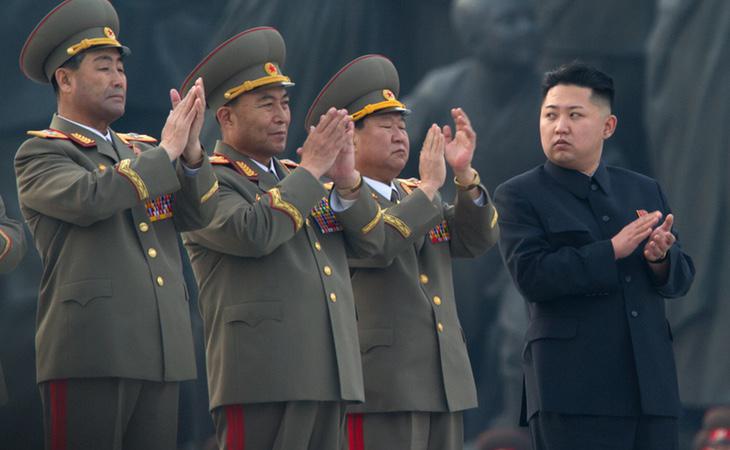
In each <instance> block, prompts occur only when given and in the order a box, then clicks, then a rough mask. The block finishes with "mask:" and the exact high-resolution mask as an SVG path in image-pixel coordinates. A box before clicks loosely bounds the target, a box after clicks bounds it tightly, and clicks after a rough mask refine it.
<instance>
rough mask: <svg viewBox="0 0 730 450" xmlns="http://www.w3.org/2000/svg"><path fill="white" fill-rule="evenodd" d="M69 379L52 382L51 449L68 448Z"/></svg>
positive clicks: (63, 449)
mask: <svg viewBox="0 0 730 450" xmlns="http://www.w3.org/2000/svg"><path fill="white" fill-rule="evenodd" d="M67 381H68V380H58V381H51V382H50V389H51V450H66V448H67V443H68V436H67V429H68V428H67V416H66V414H67V408H68V405H67V402H66V401H67V400H66V398H67V397H66V395H67V392H68V382H67Z"/></svg>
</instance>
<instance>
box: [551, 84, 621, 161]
mask: <svg viewBox="0 0 730 450" xmlns="http://www.w3.org/2000/svg"><path fill="white" fill-rule="evenodd" d="M592 92H593V91H592V90H591V89H589V88H585V87H579V86H573V85H562V84H559V85H557V86H554V87H553V88H551V89H550V90H549V91H548V92H547V95H546V96H545V100H544V101H543V104H542V108H541V110H540V141H541V143H542V149H543V152H545V156H547V158H548V159H549V160H550V161H552V162H553V163H555V164H556V165H558V166H561V167H565V168H566V169H574V170H578V171H581V172H587V171H591V170H595V168H596V167H597V166H598V163H599V161H600V159H601V152H602V150H603V141H604V140H605V139H608V138H609V137H610V136H611V135H612V134H613V132H614V130H615V129H616V116H614V115H612V114H611V111H610V108H609V105H608V103H607V102H604V101H602V100H600V99H596V98H593V97H592V96H591V94H592Z"/></svg>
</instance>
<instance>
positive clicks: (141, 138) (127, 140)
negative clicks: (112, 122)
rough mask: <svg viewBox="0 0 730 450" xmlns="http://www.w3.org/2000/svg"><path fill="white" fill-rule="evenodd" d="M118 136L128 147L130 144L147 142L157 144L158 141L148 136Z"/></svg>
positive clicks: (127, 134) (118, 134) (133, 134)
mask: <svg viewBox="0 0 730 450" xmlns="http://www.w3.org/2000/svg"><path fill="white" fill-rule="evenodd" d="M117 136H118V137H119V139H121V140H122V142H124V143H125V144H127V145H129V143H130V142H146V143H148V144H156V143H157V139H155V138H153V137H152V136H147V135H146V134H137V133H117Z"/></svg>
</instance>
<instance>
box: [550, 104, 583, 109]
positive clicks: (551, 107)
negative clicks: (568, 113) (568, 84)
mask: <svg viewBox="0 0 730 450" xmlns="http://www.w3.org/2000/svg"><path fill="white" fill-rule="evenodd" d="M583 108H584V106H583V105H571V106H568V107H567V108H566V109H583ZM543 109H560V106H558V105H545V106H543Z"/></svg>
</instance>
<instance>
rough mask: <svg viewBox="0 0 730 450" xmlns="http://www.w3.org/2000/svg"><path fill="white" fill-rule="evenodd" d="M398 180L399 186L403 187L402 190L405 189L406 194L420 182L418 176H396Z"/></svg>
mask: <svg viewBox="0 0 730 450" xmlns="http://www.w3.org/2000/svg"><path fill="white" fill-rule="evenodd" d="M398 182H399V183H400V186H401V187H402V188H403V190H404V191H406V194H410V193H411V192H413V190H414V189H416V188H417V187H418V186H419V185H420V184H421V180H419V179H418V178H408V179H403V178H398Z"/></svg>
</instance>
